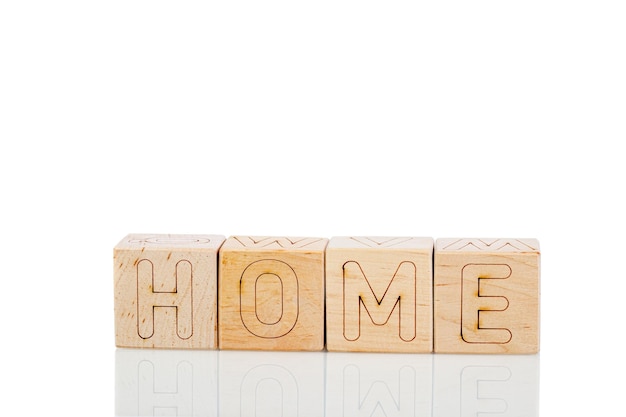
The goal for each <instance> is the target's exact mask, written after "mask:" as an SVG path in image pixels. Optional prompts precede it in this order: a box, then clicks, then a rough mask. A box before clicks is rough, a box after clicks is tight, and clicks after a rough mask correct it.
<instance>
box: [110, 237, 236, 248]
mask: <svg viewBox="0 0 626 417" xmlns="http://www.w3.org/2000/svg"><path fill="white" fill-rule="evenodd" d="M224 239H225V237H224V236H220V235H168V234H130V235H128V236H126V237H125V238H124V239H122V240H121V241H120V243H118V244H117V245H116V246H115V249H116V250H142V249H143V250H180V249H184V250H187V251H189V250H196V249H197V250H206V249H213V250H217V249H219V248H220V246H221V245H222V243H223V242H224Z"/></svg>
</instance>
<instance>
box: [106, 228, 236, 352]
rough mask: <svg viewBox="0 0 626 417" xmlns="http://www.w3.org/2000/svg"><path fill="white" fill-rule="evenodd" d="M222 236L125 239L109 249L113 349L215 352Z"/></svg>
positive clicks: (153, 236)
mask: <svg viewBox="0 0 626 417" xmlns="http://www.w3.org/2000/svg"><path fill="white" fill-rule="evenodd" d="M223 242H224V237H223V236H214V235H148V234H134V235H128V236H126V237H125V238H124V239H123V240H122V241H121V242H120V243H119V244H118V245H117V246H116V247H115V249H114V268H115V343H116V345H117V346H118V347H145V348H170V349H181V348H195V349H215V348H217V289H216V285H217V253H218V250H219V248H220V246H221V244H222V243H223Z"/></svg>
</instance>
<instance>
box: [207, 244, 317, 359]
mask: <svg viewBox="0 0 626 417" xmlns="http://www.w3.org/2000/svg"><path fill="white" fill-rule="evenodd" d="M327 243H328V239H321V238H303V237H297V238H295V237H289V238H288V237H250V236H234V237H230V238H228V239H227V240H226V242H225V243H224V245H223V246H222V248H221V250H220V262H219V318H220V326H219V344H220V348H221V349H252V350H321V349H323V348H324V249H325V248H326V244H327Z"/></svg>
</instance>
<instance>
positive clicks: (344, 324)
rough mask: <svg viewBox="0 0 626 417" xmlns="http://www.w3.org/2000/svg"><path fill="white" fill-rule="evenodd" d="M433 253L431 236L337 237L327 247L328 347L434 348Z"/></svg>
mask: <svg viewBox="0 0 626 417" xmlns="http://www.w3.org/2000/svg"><path fill="white" fill-rule="evenodd" d="M432 255H433V239H432V238H414V237H361V236H353V237H334V238H332V239H331V240H330V243H329V244H328V247H327V249H326V344H327V349H328V350H329V351H363V352H365V351H369V352H432V347H433V315H432V310H433V300H432V277H433V272H432V271H433V270H432Z"/></svg>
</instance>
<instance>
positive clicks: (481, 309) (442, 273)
mask: <svg viewBox="0 0 626 417" xmlns="http://www.w3.org/2000/svg"><path fill="white" fill-rule="evenodd" d="M434 294H435V352H437V353H439V352H443V353H537V352H538V351H539V242H538V241H537V240H535V239H438V240H437V245H436V248H435V289H434Z"/></svg>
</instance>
